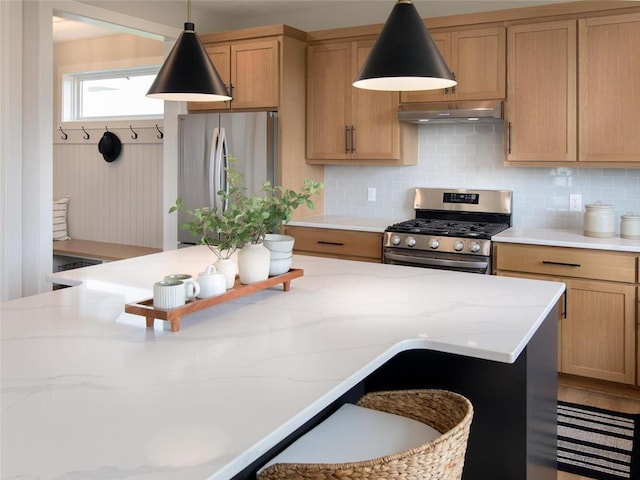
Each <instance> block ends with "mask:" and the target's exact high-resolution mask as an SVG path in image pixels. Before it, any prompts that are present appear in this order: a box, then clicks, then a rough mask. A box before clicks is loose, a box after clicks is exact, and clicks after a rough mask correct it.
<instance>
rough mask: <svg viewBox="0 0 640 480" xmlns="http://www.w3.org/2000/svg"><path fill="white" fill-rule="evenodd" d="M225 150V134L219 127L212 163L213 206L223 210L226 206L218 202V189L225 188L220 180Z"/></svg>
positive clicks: (225, 154)
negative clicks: (214, 157) (214, 156)
mask: <svg viewBox="0 0 640 480" xmlns="http://www.w3.org/2000/svg"><path fill="white" fill-rule="evenodd" d="M226 150H227V135H226V132H225V130H224V128H222V127H220V130H219V132H218V144H217V148H216V159H215V164H214V168H215V176H214V179H215V180H214V184H213V186H214V189H213V195H214V201H215V203H214V206H215V208H216V209H217V210H219V211H223V210H224V209H225V208H226V205H222V204H221V203H220V197H219V196H218V192H219V191H220V190H222V189H223V188H224V189H226V185H224V184H223V181H222V179H223V176H224V173H225V170H224V167H225V165H224V163H225V162H226V157H227V151H226Z"/></svg>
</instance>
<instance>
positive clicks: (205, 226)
mask: <svg viewBox="0 0 640 480" xmlns="http://www.w3.org/2000/svg"><path fill="white" fill-rule="evenodd" d="M229 163H230V167H228V168H227V169H226V173H227V182H228V187H227V189H226V190H221V191H220V192H218V194H219V195H220V197H221V199H222V201H223V204H225V205H226V208H225V209H224V210H222V211H219V210H212V209H210V208H208V207H203V208H198V209H195V210H193V211H187V214H188V215H189V222H187V223H185V224H183V225H181V226H180V228H183V229H186V230H189V231H190V232H191V233H192V234H194V235H195V236H197V237H198V238H199V243H201V244H204V245H207V246H208V247H209V248H210V249H211V251H212V252H213V253H214V254H215V255H216V256H217V257H218V259H220V260H224V259H229V258H230V256H231V255H232V254H233V253H234V252H235V251H236V250H238V249H243V248H244V252H242V251H241V252H239V253H238V269H239V273H240V281H241V282H242V283H254V282H255V281H259V280H264V279H266V278H267V277H268V275H269V262H270V259H271V255H270V253H269V252H268V251H266V254H265V253H264V250H265V249H264V247H263V246H262V242H263V240H264V238H265V236H266V235H267V234H269V233H271V232H281V231H282V225H283V223H286V222H288V221H289V220H290V219H291V215H292V213H293V211H294V210H295V209H296V208H298V207H299V206H300V205H303V204H305V205H307V206H308V207H309V208H313V207H314V205H313V202H312V201H311V197H312V196H313V195H315V194H316V193H317V192H319V191H320V190H321V189H322V188H323V185H322V184H321V183H319V182H315V181H312V180H305V181H304V184H303V186H302V188H301V190H300V192H296V191H294V190H290V189H287V188H284V187H280V186H277V187H274V186H272V185H271V184H270V183H269V182H265V183H264V184H263V186H262V189H261V192H260V194H258V195H251V196H250V195H247V193H246V188H245V187H244V186H243V178H242V174H241V173H239V172H238V171H236V170H234V169H233V159H232V158H231V159H230V162H229ZM183 208H184V207H183V204H182V199H180V198H178V199H177V200H176V204H175V205H174V206H173V207H171V209H170V210H169V211H170V212H174V211H176V210H182V209H183ZM251 245H257V246H259V247H260V248H257V247H251ZM249 251H251V252H252V254H249ZM256 252H258V253H256ZM250 255H252V256H254V257H258V256H260V257H262V261H263V264H262V267H261V268H260V269H258V272H257V273H255V274H248V273H245V269H244V268H243V267H244V265H241V264H243V263H248V262H245V261H244V260H245V259H248V257H249V256H250ZM265 258H267V260H266V263H267V267H266V270H265V267H264V261H265ZM220 260H219V262H220Z"/></svg>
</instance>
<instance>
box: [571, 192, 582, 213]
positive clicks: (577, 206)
mask: <svg viewBox="0 0 640 480" xmlns="http://www.w3.org/2000/svg"><path fill="white" fill-rule="evenodd" d="M569 211H570V212H581V211H582V195H580V194H579V193H572V194H571V195H569Z"/></svg>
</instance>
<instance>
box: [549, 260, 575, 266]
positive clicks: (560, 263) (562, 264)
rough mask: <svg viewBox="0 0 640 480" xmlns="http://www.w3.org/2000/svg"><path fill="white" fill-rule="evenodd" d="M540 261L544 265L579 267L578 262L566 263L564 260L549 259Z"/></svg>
mask: <svg viewBox="0 0 640 480" xmlns="http://www.w3.org/2000/svg"><path fill="white" fill-rule="evenodd" d="M542 263H544V264H545V265H560V266H562V267H580V266H581V265H580V264H579V263H566V262H552V261H550V260H543V261H542Z"/></svg>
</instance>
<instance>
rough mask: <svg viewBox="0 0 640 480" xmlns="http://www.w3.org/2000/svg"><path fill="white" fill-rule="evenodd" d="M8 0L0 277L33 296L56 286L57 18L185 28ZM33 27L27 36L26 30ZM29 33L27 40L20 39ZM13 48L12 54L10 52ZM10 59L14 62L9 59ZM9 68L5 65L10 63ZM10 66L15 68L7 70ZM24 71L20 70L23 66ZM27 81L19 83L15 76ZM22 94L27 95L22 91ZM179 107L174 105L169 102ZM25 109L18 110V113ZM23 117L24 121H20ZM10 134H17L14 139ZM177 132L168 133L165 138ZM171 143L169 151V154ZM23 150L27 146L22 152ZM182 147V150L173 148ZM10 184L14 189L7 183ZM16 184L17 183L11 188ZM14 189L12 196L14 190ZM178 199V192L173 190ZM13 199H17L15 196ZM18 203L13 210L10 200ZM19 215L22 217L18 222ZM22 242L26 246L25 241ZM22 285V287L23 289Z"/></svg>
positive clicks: (171, 32)
mask: <svg viewBox="0 0 640 480" xmlns="http://www.w3.org/2000/svg"><path fill="white" fill-rule="evenodd" d="M0 3H2V11H1V12H0V13H2V14H3V15H2V27H6V28H3V33H2V36H1V38H2V46H1V51H2V53H3V57H2V58H3V60H2V61H3V64H2V67H3V73H2V75H0V77H1V78H2V83H0V96H2V99H3V100H6V103H5V102H4V101H3V104H2V127H1V128H2V136H3V138H4V140H3V141H2V144H1V145H0V147H1V150H2V155H3V159H2V168H1V169H0V170H1V171H2V177H0V179H1V181H2V187H3V192H2V195H3V206H2V212H3V213H2V215H1V216H0V221H1V222H2V223H1V224H0V231H2V232H3V233H2V254H1V255H0V262H2V263H1V264H0V277H1V278H2V279H10V281H11V282H13V285H12V288H11V290H10V289H9V288H7V286H6V281H4V280H3V282H0V286H1V287H2V291H1V295H2V299H3V300H4V299H9V298H15V297H19V296H26V295H32V294H35V293H40V292H43V291H47V290H49V289H50V288H51V287H50V284H48V283H47V282H46V281H45V276H46V275H47V274H48V273H50V272H51V268H52V255H51V253H52V245H51V203H52V196H53V192H52V150H53V142H52V132H53V125H52V118H53V61H52V47H53V44H52V40H51V18H52V17H53V15H54V12H55V13H59V12H70V13H73V14H75V15H78V16H80V17H85V18H94V19H100V20H104V21H106V22H109V23H113V24H116V25H122V26H125V27H129V28H133V29H135V30H141V31H147V32H152V33H155V34H158V35H162V36H164V37H166V38H174V39H175V38H176V37H177V36H178V34H179V33H180V28H174V27H170V26H167V25H168V24H170V23H172V21H173V20H175V19H173V18H172V19H170V20H169V21H168V24H165V25H161V24H157V23H153V22H149V21H147V20H145V19H144V18H134V17H130V16H128V15H124V14H120V13H116V12H113V11H110V10H105V9H101V8H98V7H94V6H90V5H86V4H81V3H78V2H74V1H65V0H18V1H15V0H14V1H10V2H0ZM24 32H29V34H28V35H23V33H24ZM21 38H22V39H23V44H22V45H20V41H19V40H16V39H21ZM6 52H10V54H8V55H6V56H5V53H6ZM5 59H7V60H8V65H5V63H4V62H6V61H7V60H5ZM5 67H6V68H5ZM7 71H8V72H10V73H9V74H8V75H7V74H5V72H7ZM18 72H19V73H18ZM16 82H19V83H20V84H21V85H22V91H20V88H16V85H15V83H16ZM21 94H22V95H21ZM169 110H170V111H173V112H175V111H176V110H175V109H172V108H170V109H169ZM16 112H20V113H19V114H15V113H16ZM16 123H18V125H17V126H16ZM8 135H11V139H10V140H9V139H8V138H7V136H8ZM171 135H173V137H174V138H175V137H177V128H176V130H175V132H167V126H166V124H165V138H166V137H167V136H171ZM176 143H177V142H176V141H175V140H171V139H169V141H165V144H164V148H165V153H164V157H165V160H163V161H166V158H167V156H168V155H171V154H173V157H174V158H175V152H177V145H176ZM167 148H169V149H170V150H169V152H168V153H167ZM20 149H21V150H22V151H20ZM174 150H175V151H174ZM5 186H7V187H8V188H6V189H5ZM9 186H10V187H9ZM9 194H11V198H10V199H7V196H8V195H9ZM173 199H175V195H174V196H173ZM9 202H11V203H9ZM9 206H10V207H11V210H9V208H8V207H9ZM16 217H19V218H18V220H19V221H16ZM18 243H19V244H20V246H19V247H18V246H17V245H18ZM16 286H17V288H16Z"/></svg>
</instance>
